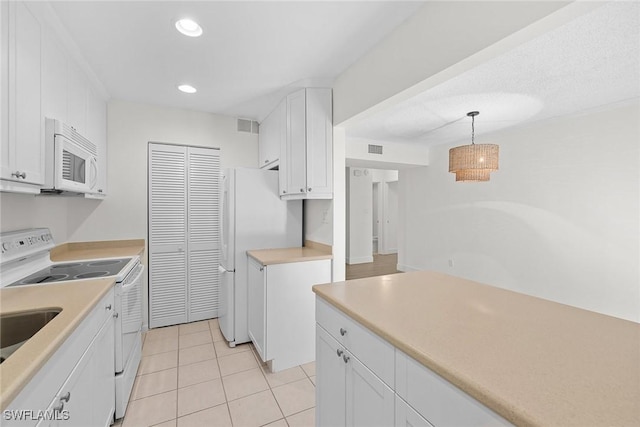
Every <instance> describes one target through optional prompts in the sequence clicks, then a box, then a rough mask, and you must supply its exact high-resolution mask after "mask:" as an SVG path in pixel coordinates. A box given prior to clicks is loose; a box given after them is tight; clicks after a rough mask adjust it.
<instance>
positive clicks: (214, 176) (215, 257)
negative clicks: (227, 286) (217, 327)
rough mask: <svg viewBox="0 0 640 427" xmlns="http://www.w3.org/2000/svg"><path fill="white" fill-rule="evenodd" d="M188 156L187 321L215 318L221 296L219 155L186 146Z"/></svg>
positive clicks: (211, 151)
mask: <svg viewBox="0 0 640 427" xmlns="http://www.w3.org/2000/svg"><path fill="white" fill-rule="evenodd" d="M187 157H188V174H187V175H188V180H187V185H188V191H189V193H188V200H187V212H188V215H189V220H188V237H187V240H188V242H189V245H188V248H189V249H188V251H189V255H188V260H189V261H188V262H189V265H188V270H187V271H188V286H187V289H188V301H189V304H188V308H189V313H188V321H189V322H194V321H196V320H203V319H210V318H212V317H217V316H218V300H219V296H220V275H219V274H218V264H219V263H220V221H219V215H218V214H219V212H218V205H219V203H220V173H219V171H220V155H219V151H218V150H212V149H209V148H195V147H189V148H188V150H187Z"/></svg>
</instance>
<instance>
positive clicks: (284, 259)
mask: <svg viewBox="0 0 640 427" xmlns="http://www.w3.org/2000/svg"><path fill="white" fill-rule="evenodd" d="M247 255H249V256H250V257H251V258H253V259H255V260H256V261H258V262H259V263H261V264H262V265H272V264H286V263H290V262H303V261H315V260H320V259H332V258H333V255H332V254H331V247H330V246H325V245H322V244H318V243H315V242H309V241H307V242H305V246H303V247H296V248H281V249H256V250H250V251H247Z"/></svg>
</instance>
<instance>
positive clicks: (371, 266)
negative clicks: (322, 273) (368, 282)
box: [346, 254, 400, 280]
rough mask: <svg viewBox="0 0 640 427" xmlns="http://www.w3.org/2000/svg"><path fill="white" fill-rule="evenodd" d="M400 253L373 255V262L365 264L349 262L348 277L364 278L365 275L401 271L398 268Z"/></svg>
mask: <svg viewBox="0 0 640 427" xmlns="http://www.w3.org/2000/svg"><path fill="white" fill-rule="evenodd" d="M397 265H398V254H388V255H380V254H374V255H373V262H367V263H364V264H347V272H346V279H347V280H351V279H362V278H363V277H372V276H384V275H385V274H395V273H400V271H398V270H396V266H397Z"/></svg>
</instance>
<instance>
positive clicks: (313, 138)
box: [279, 88, 333, 199]
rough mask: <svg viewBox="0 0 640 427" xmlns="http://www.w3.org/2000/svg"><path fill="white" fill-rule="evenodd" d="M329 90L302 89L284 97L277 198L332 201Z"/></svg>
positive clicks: (331, 140)
mask: <svg viewBox="0 0 640 427" xmlns="http://www.w3.org/2000/svg"><path fill="white" fill-rule="evenodd" d="M332 153H333V125H332V110H331V89H324V88H306V89H301V90H299V91H297V92H294V93H292V94H290V95H289V96H287V99H286V136H285V138H282V139H281V145H280V167H279V170H280V197H281V198H283V199H331V198H333V182H332V178H333V176H332V175H333V168H332V166H333V155H332Z"/></svg>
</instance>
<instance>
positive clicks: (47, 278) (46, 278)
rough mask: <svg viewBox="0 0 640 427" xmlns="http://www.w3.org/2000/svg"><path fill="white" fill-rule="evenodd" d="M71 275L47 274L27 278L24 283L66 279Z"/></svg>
mask: <svg viewBox="0 0 640 427" xmlns="http://www.w3.org/2000/svg"><path fill="white" fill-rule="evenodd" d="M67 277H69V275H68V274H47V275H46V276H40V277H35V278H33V279H29V280H28V281H27V280H25V281H23V282H21V283H23V284H35V283H49V282H57V281H59V280H64V279H66V278H67Z"/></svg>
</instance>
